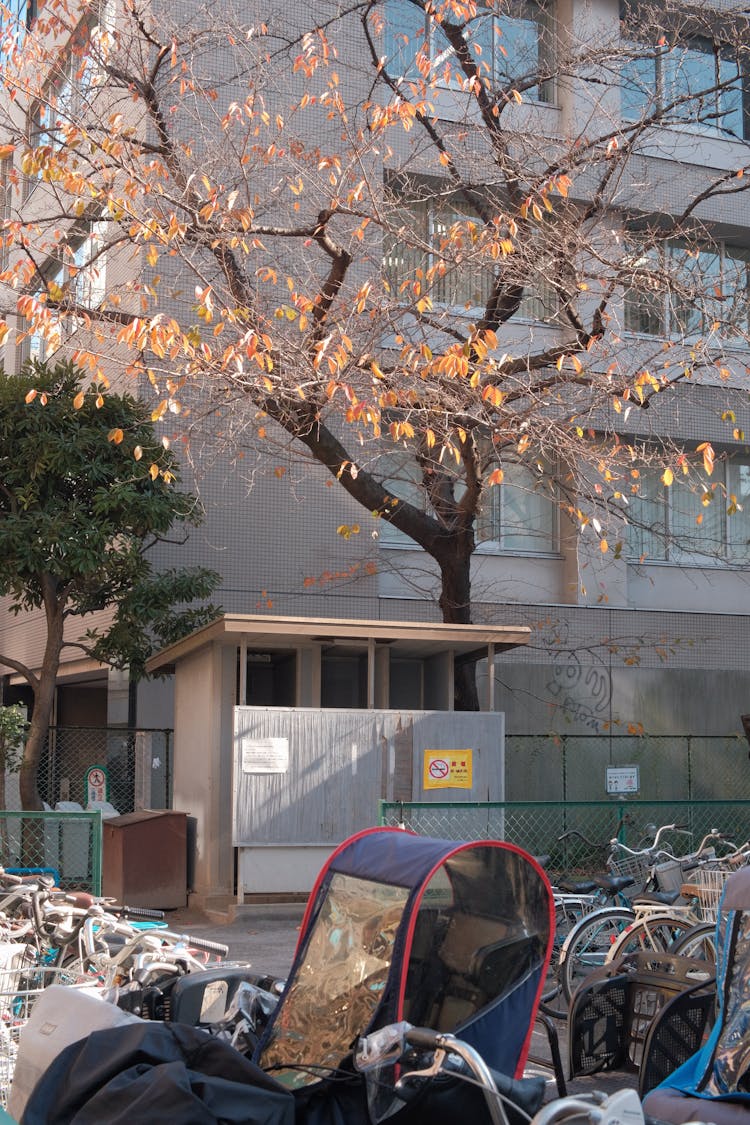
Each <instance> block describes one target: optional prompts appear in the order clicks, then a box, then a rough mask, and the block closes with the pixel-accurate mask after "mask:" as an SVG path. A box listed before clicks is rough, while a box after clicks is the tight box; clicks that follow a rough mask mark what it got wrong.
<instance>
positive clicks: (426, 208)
mask: <svg viewBox="0 0 750 1125" xmlns="http://www.w3.org/2000/svg"><path fill="white" fill-rule="evenodd" d="M418 191H419V188H418V185H417V187H416V189H415V192H414V194H413V195H411V194H409V193H407V192H403V191H401V190H400V188H398V187H395V186H394V188H393V189H392V196H391V197H392V199H393V201H394V203H395V208H394V212H393V214H394V215H395V214H396V210H398V211H403V212H404V213H405V219H406V221H405V222H404V224H403V227H405V228H408V229H410V230H413V231H419V230H420V229H421V230H422V232H423V238H424V246H425V249H424V251H422V250H421V248H419V247H417V246H412V245H409V244H408V243H406V242H400V241H399V240H398V237H397V232H395V231H393V230H392V229H384V232H383V274H384V277H385V280H386V281H387V283H388V285H389V287H390V290H391V293H392V294H393V295H394V296H395V297H396V298H397V299H398V297H399V295H400V293H401V292H402V289H403V288H404V287H405V286H407V285H408V281H409V279H410V278H414V277H415V275H416V272H417V271H418V270H421V271H422V274H423V277H426V276H427V273H428V271H430V270H432V269H434V267H435V265H436V262H437V261H439V259H440V257H441V248H440V244H439V241H438V240H439V239H440V238H447V236H448V232H449V231H450V230H451V229H452V228H453V227H455V226H457V225H458V224H459V223H463V222H465V223H466V225H467V234H469V235H470V230H469V227H470V224H472V223H476V225H477V227H479V228H480V229H481V228H482V227H483V226H484V224H483V222H482V219H481V218H480V216H479V215H478V214H477V213H476V212H474V211H472V210H471V209H470V207H469V205H467V204H464V203H463V202H462V201H460V200H456V202H455V203H451V200H450V196H449V195H446V196H441V195H440V194H439V188H438V187H437V186H435V187H434V188H430V189H429V191H428V192H427V193H426V194H425V195H422V196H420V195H419V193H418ZM443 206H444V209H445V211H446V212H452V215H451V217H452V219H453V222H448V221H441V212H442V210H443ZM446 220H447V216H446ZM393 226H395V224H393ZM399 248H401V250H399ZM399 261H400V262H401V263H402V264H403V265H405V266H406V267H408V269H406V270H404V272H403V273H399V267H398V264H397V263H398V262H399ZM451 273H452V270H451V268H450V266H447V267H446V270H445V273H444V274H442V275H441V274H436V275H435V277H434V278H433V279H432V280H431V281H430V283H429V288H427V289H425V290H424V292H423V295H427V296H429V297H430V300H431V301H432V304H433V306H436V307H438V308H440V309H454V310H456V312H460V313H463V314H465V315H467V316H475V315H478V314H479V313H481V312H482V311H483V310H484V308H485V306H486V303H487V300H488V299H489V296H490V291H491V287H492V279H493V272H492V267H491V264H490V262H489V260H488V262H487V269H486V270H481V271H479V270H475V271H471V270H467V269H466V267H462V266H459V267H458V276H457V281H458V286H457V287H456V292H455V294H454V295H451V293H450V292H445V290H447V289H448V288H449V286H450V275H451ZM540 278H541V279H542V287H541V292H540V291H531V290H530V288H529V287H528V286H526V287H525V289H524V294H523V297H522V298H521V303H520V306H519V308H518V311H517V312H516V313H514V315H513V317H512V318H511V323H514V324H516V323H518V322H519V321H520V322H522V323H527V324H549V323H551V322H553V321H554V320H555V317H556V316H557V312H558V295H557V291H556V290H555V288H554V286H552V285H551V284H550V283H549V282H548V281H547V280H546V277H545V275H544V274H540ZM472 281H473V282H474V283H476V284H480V285H481V287H482V288H481V290H480V289H477V288H474V291H473V292H472V293H465V294H464V296H465V298H466V299H465V300H461V295H462V287H463V285H470V284H471V283H472ZM441 291H442V293H441ZM472 298H478V299H479V302H481V303H477V302H476V301H474V300H472Z"/></svg>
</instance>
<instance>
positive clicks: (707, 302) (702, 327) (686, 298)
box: [623, 239, 750, 337]
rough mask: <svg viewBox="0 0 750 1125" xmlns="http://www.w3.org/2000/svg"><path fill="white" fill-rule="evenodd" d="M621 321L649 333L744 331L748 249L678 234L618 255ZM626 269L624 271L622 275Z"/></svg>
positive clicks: (748, 317) (749, 312)
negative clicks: (698, 242) (695, 241)
mask: <svg viewBox="0 0 750 1125" xmlns="http://www.w3.org/2000/svg"><path fill="white" fill-rule="evenodd" d="M623 272H624V274H625V299H624V325H625V329H626V330H627V331H628V332H639V333H642V334H644V335H649V336H678V337H679V336H683V337H691V336H692V337H694V336H701V335H707V334H708V333H718V334H719V335H721V336H723V337H731V336H738V337H742V336H746V335H747V333H748V329H749V328H750V300H749V297H750V251H748V250H745V249H744V248H743V247H738V246H730V245H728V244H726V243H722V242H718V243H717V244H716V245H715V246H711V247H708V246H707V247H698V248H695V247H692V246H688V244H687V243H686V242H683V241H681V240H679V239H672V240H669V241H666V242H664V243H662V244H661V245H660V246H655V247H649V248H647V249H645V250H642V251H634V252H633V253H632V254H631V255H630V256H629V257H626V258H625V259H624V261H623ZM628 275H630V276H628Z"/></svg>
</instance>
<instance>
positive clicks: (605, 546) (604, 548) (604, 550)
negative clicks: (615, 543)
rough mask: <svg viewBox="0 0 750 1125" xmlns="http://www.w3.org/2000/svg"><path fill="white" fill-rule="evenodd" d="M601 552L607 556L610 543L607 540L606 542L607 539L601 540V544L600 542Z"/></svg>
mask: <svg viewBox="0 0 750 1125" xmlns="http://www.w3.org/2000/svg"><path fill="white" fill-rule="evenodd" d="M599 550H600V551H601V553H602V554H603V555H606V553H607V551H608V550H609V543H608V542H607V540H606V539H602V540H600V542H599Z"/></svg>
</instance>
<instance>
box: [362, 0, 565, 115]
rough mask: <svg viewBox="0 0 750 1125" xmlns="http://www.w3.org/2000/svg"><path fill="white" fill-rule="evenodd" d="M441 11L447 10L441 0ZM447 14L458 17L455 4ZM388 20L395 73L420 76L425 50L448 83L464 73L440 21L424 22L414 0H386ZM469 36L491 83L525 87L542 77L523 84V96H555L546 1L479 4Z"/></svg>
mask: <svg viewBox="0 0 750 1125" xmlns="http://www.w3.org/2000/svg"><path fill="white" fill-rule="evenodd" d="M436 10H437V11H438V12H441V11H442V5H441V4H440V3H438V4H437V5H436ZM445 18H446V19H448V20H454V21H455V22H458V18H457V17H456V16H455V15H453V13H452V12H451V10H450V9H448V10H447V11H446V12H445ZM385 20H386V29H385V50H384V53H385V57H386V60H387V65H388V70H389V72H390V73H391V75H392V76H394V77H401V76H403V77H405V78H411V79H414V78H416V77H418V75H419V68H418V64H417V54H418V53H419V52H420V50H421V51H423V53H425V54H426V56H427V58H429V60H430V63H431V66H432V69H433V73H434V74H435V76H436V77H438V79H441V78H443V77H444V78H445V80H446V83H452V82H453V81H455V80H456V78H457V77H463V76H464V75H463V72H462V71H461V72H460V74H459V71H458V70H457V67H456V62H455V59H454V57H453V50H452V48H451V47H450V45H449V43H448V40H447V39H446V37H445V35H444V34H443V33H442V31H441V30H440V28H439V26H438V24H437V22H436V21H435V20H428V21H427V22H426V23H425V19H424V13H422V12H421V11H420V10H419V8H417V7H416V6H415V5H413V4H410V3H409V0H387V2H386V6H385ZM464 35H465V37H466V39H467V41H468V42H469V49H470V51H471V54H472V57H473V58H475V59H476V64H477V68H478V70H479V73H480V75H482V76H483V77H485V78H486V79H487V80H488V81H489V82H490V84H491V85H492V86H494V87H514V86H516V85H521V86H524V87H526V83H527V81H529V80H532V79H534V78H535V77H537V76H539V77H540V78H542V81H540V82H538V83H535V84H534V85H533V86H532V87H531V88H529V89H524V95H525V96H526V97H530V98H532V99H534V100H536V101H540V102H551V101H552V100H553V95H554V91H553V84H552V80H551V77H550V75H551V73H552V66H553V55H554V21H553V18H552V15H551V13H550V10H549V7H548V6H547V5H544V4H541V3H537V2H536V0H510V3H509V4H508V5H507V10H506V11H505V12H503V13H502V14H498V13H497V12H495V11H493V10H491V9H489V8H483V7H482V6H481V5H477V14H476V16H475V17H474V18H473V19H471V20H469V21H467V24H466V29H465V31H464Z"/></svg>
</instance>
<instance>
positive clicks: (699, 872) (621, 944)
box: [605, 829, 744, 962]
mask: <svg viewBox="0 0 750 1125" xmlns="http://www.w3.org/2000/svg"><path fill="white" fill-rule="evenodd" d="M727 841H728V837H726V836H725V835H724V834H723V833H721V832H719V831H718V829H711V831H710V832H708V833H706V835H705V836H704V837H703V839H702V840H701V843H700V845H699V846H698V848H697V849H696V851H695V852H692V853H690V854H689V855H686V856H681V857H679V858H677V857H675V858H674V859H673V861H672V863H671V865H670V866H672V867H674V868H676V873H677V877H679V878H681V879H682V880H684V879H685V876H686V875H687V874H688V873H689V877H690V880H691V882H690V883H686V882H684V881H681V882H680V889H679V896H678V898H677V899H675V901H674V902H672V903H669V904H666V903H662V902H660V901H659V900H658V899H656V900H654V899H653V897H645V898H643V899H641V900H638V901H636V902H635V903H634V905H633V909H634V911H635V920H634V921H633V922H632V923H631V924H630V925H629V926H628V927H627V928H626V929H625V930H624V931H623V933H622V934H621V935H620V937H619V938H618V939H617V941H615V942H614V943H613V945H612V947H611V948H610V950H609V952H608V954H607V957H606V958H605V961H606V962H610V961H614V960H616V959H617V958H618V957H622V956H624V955H625V954H627V953H636V952H639V951H644V952H655V953H665V952H667V951H669V952H673V953H677V952H679V953H680V954H681V955H682V956H693V955H694V954H693V953H690V952H689V950H691V949H693V950H695V951H698V949H699V946H700V942H699V941H698V940H697V939H698V937H700V939H701V940H703V939H704V938H705V937H706V936H707V931H706V930H705V929H703V930H702V932H701V934H700V935H696V934H695V933H694V931H695V929H696V927H697V926H701V927H703V926H705V925H706V924H707V926H708V929H709V930H710V931H711V932H712V931H713V929H714V926H715V922H716V907H717V904H718V900H719V895H720V893H721V887H722V886H723V883H724V881H725V880H726V878H727V875H728V874H729V873H730V871H731V870H732V869H733V867H734V864H729V861H730V858H733V857H735V856H738V855H743V854H744V853H743V852H742V849H735V851H734V852H732V854H731V857H730V856H726V857H724V859H719V858H717V856H716V851H715V845H716V844H717V843H721V844H726V843H727ZM725 863H727V864H729V865H728V866H727V867H726V868H725V869H722V865H724V864H725ZM657 871H658V867H657ZM693 886H694V888H695V892H696V893H694V894H693V893H691V887H693ZM704 887H705V892H704ZM685 892H687V894H686V893H685ZM689 934H692V935H693V936H692V939H691V941H690V943H689V944H686V943H687V938H688V935H689ZM686 951H687V952H686ZM704 953H705V955H704V959H705V958H706V956H708V946H707V950H706V951H704Z"/></svg>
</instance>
